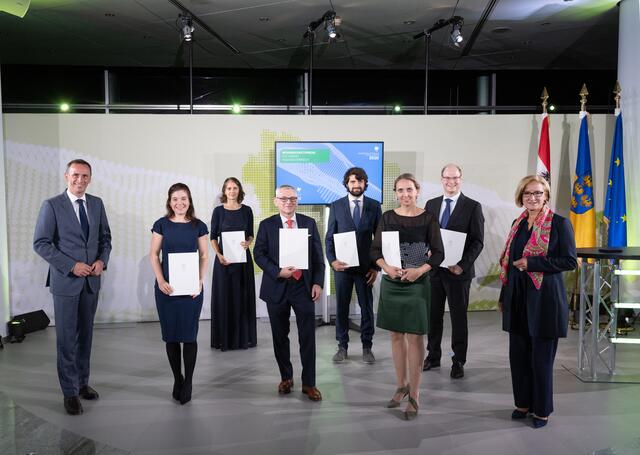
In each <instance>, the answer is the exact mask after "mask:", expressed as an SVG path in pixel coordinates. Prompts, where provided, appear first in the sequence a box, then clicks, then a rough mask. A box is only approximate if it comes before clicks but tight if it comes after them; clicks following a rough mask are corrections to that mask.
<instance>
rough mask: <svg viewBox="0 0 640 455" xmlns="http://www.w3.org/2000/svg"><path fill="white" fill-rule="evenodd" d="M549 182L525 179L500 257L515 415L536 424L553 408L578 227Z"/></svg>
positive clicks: (532, 177) (543, 421)
mask: <svg viewBox="0 0 640 455" xmlns="http://www.w3.org/2000/svg"><path fill="white" fill-rule="evenodd" d="M548 202H549V184H548V183H547V181H546V180H545V179H544V178H543V177H540V176H537V175H529V176H527V177H525V178H523V179H522V180H521V181H520V183H519V184H518V188H517V190H516V205H517V206H518V207H524V208H525V210H524V212H522V214H521V215H520V216H519V217H518V219H517V220H515V221H514V223H513V225H512V226H511V230H510V232H509V236H508V238H507V242H506V245H505V248H504V250H503V252H502V255H501V257H500V267H501V270H500V279H501V280H502V283H503V285H502V290H501V292H500V298H499V305H500V307H501V309H502V328H503V330H505V331H507V332H509V363H510V366H511V382H512V385H513V396H514V400H515V406H516V409H515V410H514V411H513V413H512V414H511V417H512V418H513V419H523V418H526V417H527V415H528V414H533V426H534V427H535V428H540V427H543V426H545V425H546V424H547V422H548V418H549V414H551V412H553V361H554V359H555V355H556V349H557V347H558V338H564V337H566V336H567V325H568V306H567V297H566V292H565V288H564V282H563V275H562V272H565V271H568V270H573V269H575V268H576V265H577V260H576V245H575V240H574V236H573V228H572V226H571V223H570V222H569V220H567V219H566V218H563V217H561V216H559V215H557V214H555V213H553V211H551V209H550V208H549V205H548Z"/></svg>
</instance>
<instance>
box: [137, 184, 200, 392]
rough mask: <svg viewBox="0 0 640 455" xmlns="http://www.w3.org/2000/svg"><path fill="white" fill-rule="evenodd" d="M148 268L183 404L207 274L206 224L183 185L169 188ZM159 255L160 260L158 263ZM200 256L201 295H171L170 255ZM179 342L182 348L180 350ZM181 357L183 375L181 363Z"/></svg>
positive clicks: (155, 227)
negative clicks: (153, 277) (151, 272)
mask: <svg viewBox="0 0 640 455" xmlns="http://www.w3.org/2000/svg"><path fill="white" fill-rule="evenodd" d="M151 232H152V233H153V234H152V237H151V251H150V253H149V257H150V259H151V267H152V268H153V272H154V274H155V276H156V285H155V295H156V308H157V309H158V316H159V317H160V328H161V329H162V340H163V341H164V342H165V343H166V348H167V356H168V357H169V364H170V365H171V370H172V371H173V377H174V383H173V393H172V395H173V398H174V399H175V400H177V401H179V402H180V404H185V403H187V402H189V401H190V400H191V390H192V382H193V370H194V369H195V366H196V355H197V353H198V344H197V342H196V340H197V338H198V321H199V319H200V311H201V310H202V288H203V280H204V276H205V275H206V273H207V252H208V246H207V234H208V233H209V232H208V230H207V226H206V224H204V223H203V222H202V221H200V220H199V219H197V218H196V217H195V211H194V208H193V200H192V199H191V191H189V187H188V186H187V185H185V184H184V183H176V184H174V185H171V187H170V188H169V194H168V197H167V214H166V215H165V216H163V217H162V218H160V219H159V220H157V221H156V222H155V223H154V224H153V228H152V229H151ZM160 252H162V261H161V260H160ZM195 252H198V254H199V256H200V261H199V262H200V263H199V266H200V292H199V293H198V294H195V295H180V296H172V295H171V294H172V293H173V288H172V287H171V284H170V283H169V261H168V258H169V254H170V253H195ZM180 343H182V349H180ZM181 357H184V375H183V374H182V360H181Z"/></svg>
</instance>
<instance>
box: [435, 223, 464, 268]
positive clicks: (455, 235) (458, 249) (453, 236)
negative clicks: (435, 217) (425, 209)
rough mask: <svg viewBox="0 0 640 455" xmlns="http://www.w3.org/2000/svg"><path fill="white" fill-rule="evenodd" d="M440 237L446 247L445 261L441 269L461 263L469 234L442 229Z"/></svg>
mask: <svg viewBox="0 0 640 455" xmlns="http://www.w3.org/2000/svg"><path fill="white" fill-rule="evenodd" d="M440 235H441V236H442V245H443V246H444V261H442V264H440V267H449V266H452V265H456V264H457V263H458V262H460V259H462V252H463V251H464V242H465V241H466V240H467V234H465V233H464V232H457V231H450V230H448V229H440Z"/></svg>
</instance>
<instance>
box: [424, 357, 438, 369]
mask: <svg viewBox="0 0 640 455" xmlns="http://www.w3.org/2000/svg"><path fill="white" fill-rule="evenodd" d="M434 368H440V361H439V360H431V359H424V364H423V365H422V371H429V370H432V369H434Z"/></svg>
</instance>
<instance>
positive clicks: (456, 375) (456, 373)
mask: <svg viewBox="0 0 640 455" xmlns="http://www.w3.org/2000/svg"><path fill="white" fill-rule="evenodd" d="M451 377H452V378H453V379H460V378H462V377H464V367H463V366H462V364H461V363H460V362H453V365H451Z"/></svg>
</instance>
